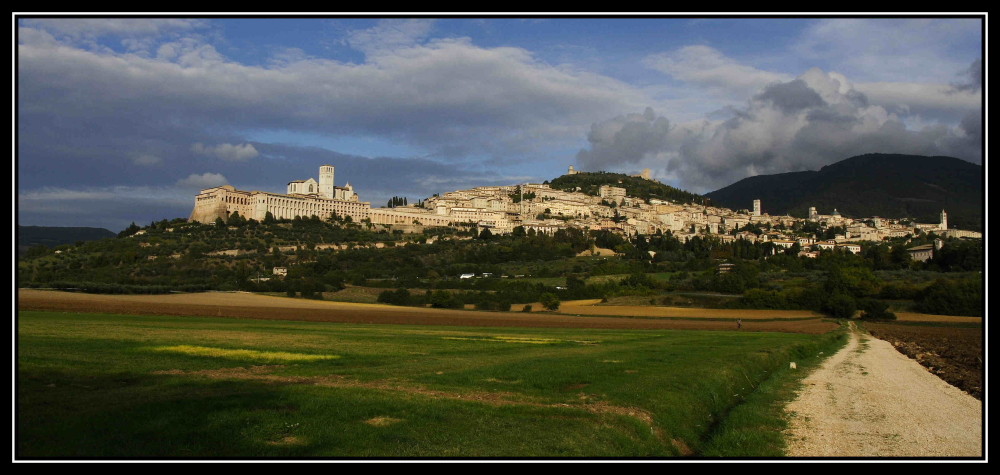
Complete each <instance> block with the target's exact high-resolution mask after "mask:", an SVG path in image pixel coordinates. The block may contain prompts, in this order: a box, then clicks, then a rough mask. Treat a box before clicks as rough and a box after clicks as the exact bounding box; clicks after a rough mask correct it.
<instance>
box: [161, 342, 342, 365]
mask: <svg viewBox="0 0 1000 475" xmlns="http://www.w3.org/2000/svg"><path fill="white" fill-rule="evenodd" d="M151 350H152V351H159V352H166V353H181V354H185V355H191V356H208V357H212V358H229V359H237V360H253V361H263V362H269V363H296V362H308V361H322V360H333V359H337V358H340V356H339V355H311V354H305V353H288V352H284V351H256V350H234V349H230V348H212V347H208V346H191V345H177V346H158V347H155V348H151Z"/></svg>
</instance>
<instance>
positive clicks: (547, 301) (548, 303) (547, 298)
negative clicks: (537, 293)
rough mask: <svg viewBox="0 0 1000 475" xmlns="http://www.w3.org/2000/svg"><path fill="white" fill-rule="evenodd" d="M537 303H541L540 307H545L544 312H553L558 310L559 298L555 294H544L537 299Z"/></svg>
mask: <svg viewBox="0 0 1000 475" xmlns="http://www.w3.org/2000/svg"><path fill="white" fill-rule="evenodd" d="M539 302H541V304H542V306H543V307H545V308H546V310H551V311H553V312H554V311H556V310H559V296H557V295H556V294H553V293H551V292H546V293H544V294H542V296H541V297H540V298H539Z"/></svg>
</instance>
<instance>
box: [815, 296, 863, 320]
mask: <svg viewBox="0 0 1000 475" xmlns="http://www.w3.org/2000/svg"><path fill="white" fill-rule="evenodd" d="M822 311H823V313H825V314H827V315H829V316H831V317H833V318H851V317H853V316H854V314H855V312H857V311H858V304H857V302H856V301H855V300H854V297H851V296H850V295H847V294H842V293H836V294H833V295H831V296H830V297H829V298H827V299H826V301H825V302H823V308H822Z"/></svg>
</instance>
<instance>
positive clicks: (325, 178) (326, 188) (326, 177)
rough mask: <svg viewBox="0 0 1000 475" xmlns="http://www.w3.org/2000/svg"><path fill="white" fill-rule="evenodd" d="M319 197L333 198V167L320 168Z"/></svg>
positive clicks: (324, 166)
mask: <svg viewBox="0 0 1000 475" xmlns="http://www.w3.org/2000/svg"><path fill="white" fill-rule="evenodd" d="M319 196H322V197H323V198H333V165H323V166H321V167H319Z"/></svg>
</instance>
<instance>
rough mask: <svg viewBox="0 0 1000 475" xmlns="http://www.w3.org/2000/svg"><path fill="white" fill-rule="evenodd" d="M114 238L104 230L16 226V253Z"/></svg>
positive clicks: (112, 234)
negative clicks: (36, 248) (39, 247)
mask: <svg viewBox="0 0 1000 475" xmlns="http://www.w3.org/2000/svg"><path fill="white" fill-rule="evenodd" d="M112 237H115V233H113V232H111V231H108V230H107V229H104V228H86V227H57V226H18V227H17V253H18V254H19V255H20V254H23V253H24V252H25V251H27V250H28V249H29V248H31V247H33V246H46V247H56V246H59V245H62V244H73V243H76V242H80V241H84V242H86V241H96V240H99V239H105V238H112Z"/></svg>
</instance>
